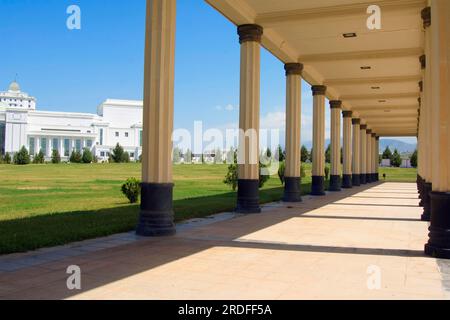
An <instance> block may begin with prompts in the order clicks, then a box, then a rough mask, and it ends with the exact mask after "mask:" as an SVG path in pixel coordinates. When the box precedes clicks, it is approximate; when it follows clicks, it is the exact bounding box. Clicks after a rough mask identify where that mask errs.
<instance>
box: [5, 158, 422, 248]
mask: <svg viewBox="0 0 450 320" xmlns="http://www.w3.org/2000/svg"><path fill="white" fill-rule="evenodd" d="M226 171H227V166H226V165H177V166H174V180H175V189H174V209H175V220H176V221H181V220H185V219H190V218H195V217H204V216H206V215H209V214H213V213H217V212H222V211H230V210H233V209H234V206H235V203H236V193H235V192H232V191H231V189H230V188H229V187H228V186H227V185H225V184H223V182H222V181H223V179H224V176H225V174H226ZM305 171H306V175H307V177H306V178H304V179H303V181H302V190H303V192H304V193H308V192H310V188H311V185H310V184H311V178H310V176H311V166H310V165H305ZM384 171H385V172H386V173H387V178H388V180H389V181H415V180H416V171H415V170H412V169H383V171H382V172H384ZM140 172H141V169H140V164H136V163H130V164H93V165H75V164H59V165H50V164H49V165H28V166H13V165H0V177H1V179H2V180H1V182H0V254H6V253H12V252H21V251H27V250H33V249H37V248H41V247H48V246H55V245H62V244H66V243H69V242H73V241H79V240H84V239H89V238H96V237H101V236H106V235H110V234H113V233H118V232H125V231H130V230H133V229H134V228H135V226H136V222H137V218H138V212H139V207H138V205H130V204H129V203H127V200H126V198H125V197H124V196H123V195H122V193H121V191H120V186H121V184H122V183H123V182H124V181H125V179H126V178H128V177H140ZM282 193H283V189H282V186H281V184H280V181H279V179H278V177H277V176H272V177H271V179H270V180H269V181H268V182H267V183H266V185H265V186H264V188H263V189H262V190H261V192H260V197H261V202H262V203H267V202H272V201H277V200H279V199H280V198H281V196H282Z"/></svg>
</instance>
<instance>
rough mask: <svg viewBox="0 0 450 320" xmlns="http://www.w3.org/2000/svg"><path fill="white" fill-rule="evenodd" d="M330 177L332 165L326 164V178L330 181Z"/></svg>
mask: <svg viewBox="0 0 450 320" xmlns="http://www.w3.org/2000/svg"><path fill="white" fill-rule="evenodd" d="M329 178H330V167H329V166H325V180H327V181H328V179H329Z"/></svg>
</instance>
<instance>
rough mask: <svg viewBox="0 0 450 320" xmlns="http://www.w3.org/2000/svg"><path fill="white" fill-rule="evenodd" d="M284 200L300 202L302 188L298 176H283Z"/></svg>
mask: <svg viewBox="0 0 450 320" xmlns="http://www.w3.org/2000/svg"><path fill="white" fill-rule="evenodd" d="M282 200H283V201H284V202H301V201H302V188H301V180H300V177H285V178H284V195H283V199H282Z"/></svg>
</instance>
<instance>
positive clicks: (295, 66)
mask: <svg viewBox="0 0 450 320" xmlns="http://www.w3.org/2000/svg"><path fill="white" fill-rule="evenodd" d="M284 70H286V76H289V75H298V76H301V75H302V71H303V64H301V63H286V64H285V65H284Z"/></svg>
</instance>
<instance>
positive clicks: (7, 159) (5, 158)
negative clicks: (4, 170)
mask: <svg viewBox="0 0 450 320" xmlns="http://www.w3.org/2000/svg"><path fill="white" fill-rule="evenodd" d="M3 161H4V162H5V163H6V164H11V155H10V154H9V153H8V152H7V153H6V154H5V157H4V158H3Z"/></svg>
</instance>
